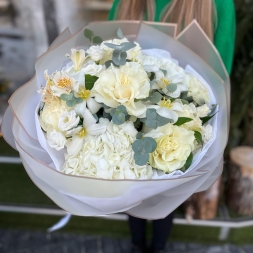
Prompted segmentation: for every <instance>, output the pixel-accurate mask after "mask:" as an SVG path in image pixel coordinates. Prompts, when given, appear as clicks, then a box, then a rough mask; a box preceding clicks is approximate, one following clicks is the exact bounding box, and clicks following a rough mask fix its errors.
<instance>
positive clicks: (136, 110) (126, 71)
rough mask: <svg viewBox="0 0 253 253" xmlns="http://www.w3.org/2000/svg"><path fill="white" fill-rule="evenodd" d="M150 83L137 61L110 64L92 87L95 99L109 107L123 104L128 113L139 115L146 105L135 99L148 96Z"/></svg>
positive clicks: (143, 111) (142, 112)
mask: <svg viewBox="0 0 253 253" xmlns="http://www.w3.org/2000/svg"><path fill="white" fill-rule="evenodd" d="M149 91H150V83H149V79H148V76H147V73H146V71H145V70H144V69H143V68H142V67H141V66H140V65H139V64H138V63H127V64H126V65H124V66H122V67H120V68H115V67H114V66H111V67H110V68H108V69H107V70H105V71H104V72H102V73H101V74H100V76H99V79H98V80H97V81H96V82H95V84H94V87H93V89H92V92H93V95H94V96H95V100H96V101H97V102H98V103H104V104H105V105H107V106H110V107H113V108H115V107H118V106H119V105H124V106H125V107H126V109H127V111H128V114H129V115H133V116H136V117H139V116H141V115H143V114H144V113H145V111H146V106H145V105H144V104H143V103H142V102H136V101H135V99H142V98H146V97H148V96H149Z"/></svg>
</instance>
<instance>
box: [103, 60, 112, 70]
mask: <svg viewBox="0 0 253 253" xmlns="http://www.w3.org/2000/svg"><path fill="white" fill-rule="evenodd" d="M111 63H112V64H113V61H112V60H109V61H106V62H105V67H106V68H107V69H108V68H109V67H110V66H111Z"/></svg>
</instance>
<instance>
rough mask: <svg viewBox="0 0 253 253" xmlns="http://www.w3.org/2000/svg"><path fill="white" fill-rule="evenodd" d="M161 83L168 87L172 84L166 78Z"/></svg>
mask: <svg viewBox="0 0 253 253" xmlns="http://www.w3.org/2000/svg"><path fill="white" fill-rule="evenodd" d="M161 81H162V82H164V83H165V85H166V86H168V85H169V84H170V81H169V80H168V79H166V78H161Z"/></svg>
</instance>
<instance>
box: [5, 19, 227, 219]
mask: <svg viewBox="0 0 253 253" xmlns="http://www.w3.org/2000/svg"><path fill="white" fill-rule="evenodd" d="M129 24H131V26H130V27H131V29H129V28H128V27H129ZM154 25H155V26H156V28H157V26H158V28H159V27H160V30H163V32H161V31H158V30H157V29H154V27H152V26H154ZM164 27H165V26H164V25H163V26H162V25H161V26H159V25H158V24H157V23H156V24H153V23H148V24H145V23H140V22H103V23H93V24H90V25H89V26H88V27H85V28H84V29H82V31H80V32H78V33H77V34H75V35H73V36H69V31H68V30H66V31H65V32H63V34H61V35H60V36H59V38H58V39H57V40H56V41H55V42H54V43H53V45H52V46H51V48H50V49H49V51H48V52H46V53H45V54H44V55H42V56H41V57H40V58H39V59H38V61H37V63H36V66H35V67H36V76H35V78H33V79H32V80H31V81H30V82H29V83H28V84H26V85H24V86H23V87H21V88H20V89H19V90H18V91H16V93H14V95H13V96H12V97H11V99H10V108H11V110H10V108H9V109H8V110H7V112H6V114H5V117H4V122H3V126H2V131H3V134H4V136H5V138H6V139H7V141H8V142H9V143H10V145H12V146H15V147H16V148H17V150H18V151H19V152H20V156H21V159H22V161H23V164H24V166H25V169H26V170H27V172H28V174H29V175H30V177H31V179H32V180H33V181H34V182H35V184H36V185H37V186H38V187H39V188H40V189H42V190H43V191H44V192H45V193H46V194H47V195H48V196H49V197H50V198H52V199H53V200H54V201H55V202H56V203H57V204H58V205H59V206H60V207H62V208H63V209H65V210H67V211H69V212H71V213H73V214H77V215H86V216H87V215H103V214H110V213H116V212H121V211H126V212H128V213H129V214H132V215H135V216H139V217H142V218H149V219H157V218H162V217H165V216H166V215H167V214H168V213H170V212H171V211H172V210H173V209H175V208H176V207H177V206H178V205H179V204H181V203H182V202H183V201H184V200H185V199H186V198H188V197H189V196H190V195H191V194H192V193H194V192H196V191H200V190H204V189H206V188H208V187H209V186H210V185H211V184H212V183H213V182H214V181H215V180H216V178H217V177H218V176H219V175H220V173H221V169H222V154H223V150H224V147H225V144H226V140H227V133H228V131H227V128H228V127H227V126H228V116H227V115H228V104H229V95H228V92H229V89H228V88H225V86H224V85H225V84H227V86H228V87H229V80H228V78H227V73H226V72H225V71H224V66H223V65H222V62H221V60H220V58H219V55H217V53H216V52H215V50H214V48H213V46H212V45H211V43H210V42H209V41H208V40H207V39H206V38H205V36H204V34H203V32H202V31H201V29H200V28H199V26H198V24H197V23H196V22H193V23H192V24H191V25H190V27H188V28H187V29H186V30H185V31H184V32H183V33H182V35H181V37H179V38H181V40H182V42H184V43H185V44H187V43H188V44H189V45H190V46H191V47H192V45H194V44H191V42H192V40H193V39H192V38H193V37H194V36H191V39H190V42H187V40H189V34H191V33H192V32H195V33H199V34H198V36H199V38H200V41H201V39H202V40H203V41H204V43H205V44H204V45H205V50H208V51H209V52H210V54H211V53H212V58H211V60H212V61H213V63H212V64H213V65H215V68H217V67H220V68H219V69H218V72H219V73H218V74H217V73H215V71H216V69H215V71H214V70H213V69H212V68H210V66H208V64H206V63H205V62H204V61H203V60H202V59H200V58H199V57H198V56H197V55H196V54H195V53H196V50H195V53H193V52H192V51H191V50H189V49H188V48H187V47H185V46H184V45H182V44H181V43H179V42H178V41H176V40H175V39H173V38H172V37H170V36H169V35H168V33H170V35H172V34H171V28H173V25H170V24H168V25H166V27H167V28H170V29H168V30H167V31H166V33H167V34H165V31H164ZM119 28H120V29H119ZM137 28H138V29H137ZM135 29H136V30H135ZM83 34H84V36H83ZM123 34H124V35H125V36H123ZM98 35H100V37H99V36H98ZM116 36H118V38H115V37H116ZM150 36H152V38H156V39H155V40H152V41H151V42H150V39H148V38H150ZM67 37H69V38H67ZM66 38H67V39H66ZM101 38H105V40H104V41H103V40H102V39H101ZM179 38H177V39H179ZM164 41H166V43H164ZM191 49H194V48H191ZM199 54H200V53H199ZM204 60H206V59H204ZM208 61H210V59H208ZM208 63H209V62H208ZM217 63H218V64H219V65H217ZM222 78H223V79H222ZM11 122H12V127H11V129H12V131H10V130H9V127H10V125H11Z"/></svg>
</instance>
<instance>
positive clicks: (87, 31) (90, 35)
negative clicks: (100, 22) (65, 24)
mask: <svg viewBox="0 0 253 253" xmlns="http://www.w3.org/2000/svg"><path fill="white" fill-rule="evenodd" d="M84 36H85V37H86V38H88V39H90V40H91V39H92V38H93V36H94V33H93V31H91V30H90V29H85V30H84Z"/></svg>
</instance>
